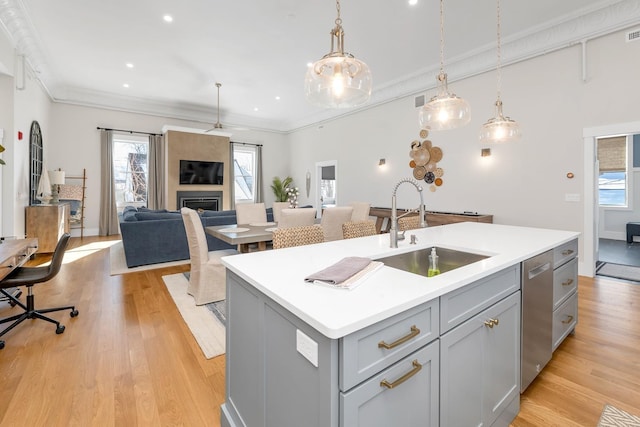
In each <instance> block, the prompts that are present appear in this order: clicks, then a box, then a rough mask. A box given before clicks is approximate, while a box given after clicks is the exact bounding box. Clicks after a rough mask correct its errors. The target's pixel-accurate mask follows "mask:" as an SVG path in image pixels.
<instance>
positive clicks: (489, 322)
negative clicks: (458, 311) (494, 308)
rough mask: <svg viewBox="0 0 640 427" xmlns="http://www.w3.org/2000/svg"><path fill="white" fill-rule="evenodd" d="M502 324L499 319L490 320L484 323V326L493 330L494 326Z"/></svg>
mask: <svg viewBox="0 0 640 427" xmlns="http://www.w3.org/2000/svg"><path fill="white" fill-rule="evenodd" d="M499 323H500V320H498V319H489V320H485V321H484V325H485V326H488V327H490V328H493V327H494V326H496V325H498V324H499Z"/></svg>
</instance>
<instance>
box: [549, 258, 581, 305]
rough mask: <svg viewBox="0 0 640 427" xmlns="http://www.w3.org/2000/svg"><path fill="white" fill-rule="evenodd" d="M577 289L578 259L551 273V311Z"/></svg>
mask: <svg viewBox="0 0 640 427" xmlns="http://www.w3.org/2000/svg"><path fill="white" fill-rule="evenodd" d="M577 287H578V259H577V258H574V259H572V260H571V261H569V262H568V263H566V264H564V265H563V266H562V267H559V268H557V269H556V270H554V271H553V309H554V310H555V309H556V308H558V307H559V306H560V304H562V302H563V301H564V300H566V299H567V298H568V297H569V295H570V294H571V293H572V292H573V291H575V290H576V288H577Z"/></svg>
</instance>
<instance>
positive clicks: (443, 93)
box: [419, 0, 471, 130]
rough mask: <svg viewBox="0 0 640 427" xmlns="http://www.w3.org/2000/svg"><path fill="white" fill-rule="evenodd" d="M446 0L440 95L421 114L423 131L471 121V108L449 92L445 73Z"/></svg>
mask: <svg viewBox="0 0 640 427" xmlns="http://www.w3.org/2000/svg"><path fill="white" fill-rule="evenodd" d="M443 9H444V0H440V74H438V76H437V77H436V81H437V82H438V83H437V85H438V94H437V95H436V96H434V97H433V98H431V99H430V100H429V102H427V103H426V104H425V105H424V106H423V107H422V108H421V109H420V114H419V119H420V127H421V128H422V129H427V128H430V129H431V130H446V129H454V128H457V127H461V126H464V125H466V124H468V123H469V121H470V120H471V108H470V107H469V103H468V102H467V101H465V100H464V99H462V98H460V97H458V96H456V94H454V93H451V92H449V85H448V83H447V74H446V73H445V72H444V10H443Z"/></svg>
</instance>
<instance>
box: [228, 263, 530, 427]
mask: <svg viewBox="0 0 640 427" xmlns="http://www.w3.org/2000/svg"><path fill="white" fill-rule="evenodd" d="M519 288H520V266H519V265H516V266H513V267H510V268H507V269H505V270H502V271H500V272H498V273H495V274H493V275H491V276H489V277H487V278H484V279H481V280H479V281H477V282H474V283H471V284H469V285H466V286H464V287H463V288H460V289H458V290H456V291H453V292H450V293H449V294H446V295H443V296H442V297H440V298H435V299H434V300H431V301H428V302H425V303H423V304H420V305H418V306H416V307H413V308H411V309H408V310H406V311H404V312H402V313H399V314H397V315H395V316H391V317H389V318H387V319H385V320H382V321H380V322H378V323H375V324H373V325H370V326H368V327H365V328H363V329H361V330H358V331H356V332H354V333H352V334H350V335H347V336H345V337H343V338H340V339H329V338H327V337H325V336H324V335H322V334H320V333H319V332H318V331H316V330H315V329H313V328H312V327H310V326H309V325H308V324H306V323H305V322H303V321H302V320H301V319H299V318H298V317H296V316H295V315H293V314H292V313H290V312H289V311H287V310H286V309H284V308H283V307H282V306H280V305H279V304H277V303H276V302H275V301H273V300H271V299H270V298H269V297H268V296H266V295H264V294H262V293H261V292H260V291H258V290H257V289H256V288H255V287H253V286H251V285H250V284H248V283H246V282H245V281H244V280H243V279H242V278H240V277H239V276H238V275H236V274H235V273H233V272H232V271H229V270H227V310H228V311H227V358H226V360H227V362H226V375H227V377H226V401H225V403H224V404H223V405H222V408H221V424H222V426H224V427H300V426H305V427H376V426H389V425H402V426H407V427H412V426H415V427H418V426H420V427H429V426H431V427H436V426H458V425H460V426H461V425H477V424H479V423H480V422H484V423H485V424H484V425H487V426H488V425H494V426H498V425H500V426H508V425H509V422H511V421H512V420H513V418H514V417H515V415H516V414H517V412H518V409H519V400H518V378H519V372H520V371H519V367H520V365H519V361H520V358H519V349H520V324H519V316H520V296H519V295H520V292H519ZM443 331H446V333H445V332H443ZM471 421H473V422H471Z"/></svg>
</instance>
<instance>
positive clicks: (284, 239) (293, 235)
mask: <svg viewBox="0 0 640 427" xmlns="http://www.w3.org/2000/svg"><path fill="white" fill-rule="evenodd" d="M322 242H324V233H323V232H322V227H320V226H319V225H304V226H299V227H287V228H277V229H275V230H273V249H281V248H289V247H292V246H303V245H311V244H314V243H322Z"/></svg>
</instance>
